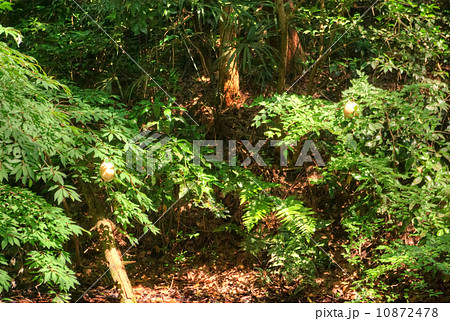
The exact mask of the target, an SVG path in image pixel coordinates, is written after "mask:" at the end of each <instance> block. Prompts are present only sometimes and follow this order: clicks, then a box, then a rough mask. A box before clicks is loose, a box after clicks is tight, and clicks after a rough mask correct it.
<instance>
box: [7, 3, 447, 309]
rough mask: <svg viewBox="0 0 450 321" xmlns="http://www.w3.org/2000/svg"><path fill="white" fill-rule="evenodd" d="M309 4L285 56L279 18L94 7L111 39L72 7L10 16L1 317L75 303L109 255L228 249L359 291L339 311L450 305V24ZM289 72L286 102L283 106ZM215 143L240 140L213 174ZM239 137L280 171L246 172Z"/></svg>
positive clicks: (257, 7) (252, 10) (299, 281)
mask: <svg viewBox="0 0 450 321" xmlns="http://www.w3.org/2000/svg"><path fill="white" fill-rule="evenodd" d="M301 3H302V4H301V5H298V4H296V3H295V2H287V3H286V4H285V8H284V9H285V10H286V13H285V14H286V16H287V19H288V22H289V24H288V25H289V26H290V27H289V29H288V30H285V31H286V32H285V33H283V34H286V37H287V38H286V39H284V40H286V43H287V45H286V46H287V47H286V48H287V53H285V55H284V58H283V55H282V54H281V53H280V51H282V50H280V48H279V47H280V46H279V43H282V41H281V40H282V39H281V40H280V39H279V38H280V37H281V36H280V30H281V29H282V27H283V26H282V24H281V22H280V16H279V10H281V9H280V8H277V6H276V4H275V2H274V1H266V2H260V3H256V2H254V1H246V0H242V1H217V2H214V1H213V2H210V1H203V0H189V1H169V0H164V1H150V2H147V1H129V0H124V1H122V0H121V1H119V0H107V1H97V0H91V1H83V3H82V7H83V8H85V9H86V10H87V11H88V12H89V13H90V14H91V16H92V17H94V18H95V20H98V21H99V24H100V25H101V26H102V28H103V31H104V32H107V33H108V34H109V35H110V36H111V37H112V39H114V42H111V41H110V40H111V39H110V38H108V37H107V36H105V35H103V34H102V31H99V30H98V28H97V27H98V26H97V25H96V24H95V23H94V22H92V21H91V20H90V19H89V18H88V17H87V16H86V15H84V14H83V12H81V11H80V10H79V8H78V7H77V6H75V5H74V4H72V3H71V4H68V3H67V2H59V1H52V2H51V4H49V3H48V2H47V1H33V4H30V2H26V1H5V0H0V13H2V14H1V16H0V18H1V19H0V248H1V251H0V295H1V300H2V301H8V293H11V291H12V290H14V289H20V288H22V289H23V288H26V287H30V286H31V284H32V285H33V286H35V287H36V288H40V289H45V291H47V293H49V294H50V295H51V296H52V297H53V298H54V300H55V301H57V302H68V301H71V300H74V299H76V298H74V296H73V295H74V294H75V295H76V294H81V293H83V292H84V286H85V285H86V284H84V283H83V280H82V278H79V277H78V278H77V275H78V276H80V275H83V274H82V273H78V274H77V273H76V272H80V271H83V269H84V268H85V267H83V266H82V264H80V262H82V261H83V260H84V262H85V261H88V264H90V265H94V266H96V267H98V266H101V264H103V263H104V262H101V263H99V262H100V261H101V260H99V257H103V256H101V255H100V254H99V253H100V251H99V250H98V249H99V248H101V244H104V243H105V242H106V243H107V242H110V243H108V244H107V245H106V247H105V248H106V249H107V250H108V249H110V248H113V247H116V246H117V247H120V249H121V253H123V255H125V254H127V255H129V256H130V257H139V251H142V253H144V254H143V256H145V255H146V253H152V251H153V252H154V253H156V252H158V253H160V252H161V251H162V252H167V253H169V252H170V255H171V260H172V262H171V264H172V265H174V266H175V267H176V268H177V269H178V271H179V270H180V268H179V267H180V266H184V267H186V266H189V264H190V263H192V262H193V261H194V259H195V257H196V256H198V255H199V253H207V258H208V260H211V262H216V261H217V260H216V258H217V257H218V255H217V253H216V252H217V251H218V249H220V248H221V247H224V246H225V245H228V246H230V247H233V250H234V251H235V252H234V253H239V252H245V253H246V254H248V256H249V257H251V259H249V261H248V262H250V263H248V267H249V268H251V269H254V270H258V271H260V272H261V277H264V278H265V280H266V282H267V283H268V284H270V283H271V282H272V281H273V280H274V279H275V278H279V279H281V280H282V282H285V284H287V285H291V284H295V286H294V288H295V290H294V291H293V293H292V296H293V297H295V296H296V295H297V294H299V295H303V297H302V300H303V299H304V298H306V297H307V298H308V300H310V298H309V296H307V295H306V294H305V293H310V292H313V291H317V287H318V282H317V280H318V278H320V276H321V275H323V274H324V271H327V272H330V271H331V272H332V273H333V274H336V275H339V277H342V278H343V281H344V279H345V282H347V283H349V284H350V290H348V291H353V292H352V293H351V295H348V296H346V297H345V300H353V301H357V302H361V301H364V302H373V301H375V302H394V301H395V302H400V301H401V302H404V301H409V302H420V301H440V300H442V299H443V298H444V299H445V295H446V293H444V291H445V288H446V287H448V282H449V276H450V265H449V264H450V259H449V252H450V236H449V235H450V227H449V223H450V222H449V221H450V216H449V214H450V207H449V206H450V205H449V199H450V168H449V166H450V142H449V123H448V112H449V109H448V107H449V97H450V93H449V87H448V85H449V74H448V72H449V71H450V62H449V60H448V57H449V54H450V50H449V36H448V30H450V25H449V20H448V19H449V18H448V17H449V16H450V15H448V13H449V10H450V8H449V7H448V4H446V2H445V1H431V0H430V1H412V0H411V1H409V0H408V1H404V3H403V2H402V3H400V2H398V1H394V0H384V1H380V2H379V4H378V5H376V6H375V7H373V8H370V7H368V6H367V4H366V3H365V2H364V1H356V0H349V1H302V2H301ZM369 9H370V10H369ZM230 21H231V22H236V23H235V24H233V23H232V25H233V26H235V27H233V28H234V29H233V28H231V29H230V30H231V38H232V41H231V42H230V43H229V44H225V43H223V42H221V40H222V39H221V37H222V38H225V37H224V33H226V30H228V29H227V28H229V26H230ZM5 26H8V27H5ZM19 30H20V31H19ZM228 36H229V35H228ZM116 45H120V46H121V47H120V48H117V47H116ZM334 45H336V47H333V50H327V48H330V46H334ZM123 50H127V52H126V55H124V54H123V53H125V52H124V51H123ZM227 50H228V52H230V50H231V52H232V54H231V55H227V54H225V53H224V52H227ZM137 57H138V58H137ZM130 58H131V59H130ZM283 59H285V60H286V61H284V60H283ZM225 60H227V61H225ZM234 62H237V68H236V71H235V73H237V75H238V77H237V78H238V79H239V77H240V79H241V88H240V92H239V93H240V94H239V95H236V97H234V99H235V101H234V102H233V105H231V106H227V108H223V107H224V106H223V105H221V106H219V103H218V102H219V101H222V97H223V96H224V93H223V92H220V91H221V89H220V86H221V85H220V83H221V79H223V78H224V77H225V76H223V75H222V74H221V73H223V71H221V70H220V68H219V66H221V65H222V66H223V65H227V66H228V67H230V66H231V65H232V64H233V63H234ZM283 64H285V65H286V66H287V70H288V72H287V73H286V74H284V77H286V79H283V81H285V80H287V81H288V82H289V81H290V82H291V83H292V84H293V85H292V87H289V88H286V89H289V90H291V91H290V92H286V93H284V94H271V93H272V92H274V91H275V88H276V85H277V84H275V85H274V83H276V79H277V77H278V80H279V81H280V69H282V68H281V67H280V66H282V65H283ZM137 65H139V67H138V66H137ZM142 71H145V73H144V74H143V73H142ZM303 72H308V73H305V74H303ZM148 75H151V78H149V77H148ZM281 75H283V73H281ZM305 75H306V76H305ZM303 76H305V77H304V78H303ZM225 78H226V77H225ZM56 79H58V80H56ZM237 87H239V85H238V86H237ZM161 89H163V90H161ZM175 98H176V99H177V100H175ZM349 103H351V104H352V106H356V108H357V112H355V113H354V114H352V115H351V116H349V117H344V113H343V110H344V107H345V106H346V105H347V104H349ZM187 106H190V108H188V107H187ZM200 120H201V121H200ZM197 121H198V122H199V123H200V125H198V124H197ZM230 128H231V129H230ZM213 139H223V140H230V141H234V142H236V141H238V145H237V146H235V147H234V150H233V147H232V145H228V146H227V145H226V144H225V146H227V147H225V152H226V153H225V154H228V155H229V157H230V159H228V161H227V160H222V161H210V158H208V157H207V155H208V156H209V157H211V155H213V154H214V153H217V150H215V148H214V147H213V146H214V144H211V145H210V146H209V147H208V146H203V147H202V148H201V149H200V151H201V153H200V155H198V154H197V153H196V151H195V148H196V147H195V141H200V140H213ZM246 139H249V140H250V141H251V144H253V145H252V146H256V144H257V139H260V140H261V141H266V140H272V141H277V142H278V144H273V145H270V147H271V148H272V150H271V151H269V150H268V149H265V148H262V149H261V155H262V156H263V157H264V159H265V160H267V163H268V166H256V164H255V162H254V161H251V162H249V163H246V162H243V160H245V159H250V160H251V159H253V160H255V155H254V153H252V152H249V150H246V148H244V147H245V146H243V145H242V144H240V141H241V140H246ZM305 141H308V142H313V145H308V146H309V147H310V148H309V149H308V150H302V151H300V150H301V149H302V146H303V143H304V142H305ZM283 142H284V143H285V145H283V144H282V143H283ZM268 145H269V143H268V142H267V141H266V146H265V147H267V146H268ZM282 146H284V147H285V148H283V147H282ZM233 152H234V156H232V155H233ZM302 153H307V154H308V155H309V157H307V158H304V159H306V161H305V162H302V164H300V165H299V164H296V160H297V159H298V157H299V154H300V155H303V154H302ZM319 154H320V155H319ZM149 155H151V157H149ZM305 156H306V155H303V157H305ZM319 156H320V157H321V161H324V164H319V162H318V158H317V157H319ZM233 157H234V158H233ZM280 158H282V159H285V160H286V163H285V164H283V163H282V162H280ZM269 160H270V162H269ZM104 161H107V162H109V163H111V164H112V166H113V168H114V170H115V174H114V179H112V180H111V181H107V180H103V179H102V177H101V176H100V174H99V167H100V165H101V164H102V163H103V162H104ZM233 162H236V165H235V166H233V165H231V164H232V163H233ZM244 165H245V166H244ZM311 172H312V173H314V175H310V173H311ZM296 177H302V179H301V180H302V184H303V185H301V186H302V187H301V188H294V187H295V186H296V185H297V183H298V181H297V178H296ZM173 213H176V215H179V216H180V217H181V218H177V216H176V215H175V214H174V216H175V221H174V220H173V217H171V215H172V214H173ZM196 215H198V216H196ZM190 216H191V217H194V216H195V217H194V220H196V221H195V223H193V224H192V225H189V226H188V225H187V222H189V223H191V222H190V221H189V217H190ZM169 217H170V219H169ZM198 217H200V218H198ZM105 220H106V221H108V222H111V225H110V226H111V227H112V228H111V231H112V232H111V235H113V237H112V239H113V240H111V237H110V240H109V241H105V240H107V239H108V238H107V237H105V235H106V234H104V233H103V232H102V231H101V230H100V229H99V224H100V223H101V222H103V223H102V224H104V222H105ZM199 221H201V222H199ZM205 221H206V223H205ZM99 222H100V223H99ZM148 232H150V233H148ZM219 234H220V235H221V236H222V237H227V238H228V239H229V240H232V242H230V244H220V242H221V241H216V239H215V235H219ZM203 236H204V238H202V237H203ZM145 237H152V242H153V243H152V244H151V245H148V244H147V243H145ZM196 240H198V242H197V243H196ZM205 240H206V241H205ZM189 242H191V243H193V244H195V246H196V247H197V248H196V249H195V251H190V252H189V251H188V250H187V249H186V248H185V246H180V244H182V243H183V244H187V243H189ZM116 243H117V244H118V245H117V244H116ZM236 244H237V245H236ZM132 245H134V246H135V247H136V249H135V250H132V251H131V252H129V250H130V248H129V247H130V246H132ZM142 246H145V248H142ZM140 247H141V248H140ZM92 248H95V249H97V250H96V251H97V252H95V254H92V253H93V251H91V252H89V255H85V256H83V251H84V250H85V249H86V251H88V249H89V250H90V249H92ZM107 250H104V252H105V253H106V252H107ZM105 255H106V254H105ZM161 256H162V255H159V256H158V255H157V254H152V255H151V256H150V257H151V259H152V260H154V261H157V260H159V259H161V260H162V258H161ZM337 265H338V266H337ZM101 267H102V269H104V270H106V269H107V268H111V266H109V267H105V266H101ZM341 269H342V270H343V271H344V272H343V273H341V272H342V270H341ZM131 281H132V282H131V283H133V280H131ZM86 282H87V281H86ZM81 284H82V285H83V286H81ZM89 285H90V284H88V285H87V286H86V288H87V287H88V286H89ZM118 289H119V290H120V289H121V288H120V286H118ZM80 292H81V293H80ZM334 299H336V300H339V298H337V297H336V298H334Z"/></svg>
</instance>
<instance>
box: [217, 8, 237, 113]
mask: <svg viewBox="0 0 450 321" xmlns="http://www.w3.org/2000/svg"><path fill="white" fill-rule="evenodd" d="M224 11H225V14H224V15H223V16H222V18H223V20H222V23H221V25H220V64H219V89H220V95H221V105H222V107H224V108H226V107H232V106H233V105H234V101H235V99H236V97H237V96H238V95H239V69H238V62H237V57H236V28H237V27H236V23H237V22H236V23H235V22H234V21H232V20H231V15H232V13H233V9H232V8H231V7H230V6H227V7H225V8H224Z"/></svg>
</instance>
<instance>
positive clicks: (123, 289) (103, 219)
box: [82, 183, 137, 303]
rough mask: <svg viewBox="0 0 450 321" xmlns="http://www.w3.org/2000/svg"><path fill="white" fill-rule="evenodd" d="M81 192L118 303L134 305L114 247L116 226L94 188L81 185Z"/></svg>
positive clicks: (125, 272) (130, 290) (129, 285)
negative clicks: (91, 217) (96, 233)
mask: <svg viewBox="0 0 450 321" xmlns="http://www.w3.org/2000/svg"><path fill="white" fill-rule="evenodd" d="M82 190H83V194H84V195H85V197H86V202H87V205H88V208H89V212H90V213H91V215H92V216H93V217H94V219H95V220H96V221H97V223H96V225H95V227H94V228H93V229H96V230H97V231H98V234H99V236H100V242H101V244H102V248H103V251H104V253H105V258H106V262H107V264H108V268H109V271H110V273H111V277H112V279H113V280H114V282H115V284H116V286H117V288H118V290H119V294H120V298H121V300H120V301H121V302H123V303H136V302H137V301H136V297H135V296H134V292H133V287H132V286H131V283H130V280H129V279H128V275H127V271H126V269H125V265H124V263H123V260H122V254H121V253H120V251H119V250H118V249H117V246H116V242H115V238H114V231H115V230H116V226H115V225H114V223H113V222H111V221H110V220H109V219H108V217H107V215H106V211H105V207H104V204H103V203H102V201H101V200H100V199H99V198H98V197H97V195H96V193H95V188H94V187H93V186H92V185H90V184H84V183H83V185H82Z"/></svg>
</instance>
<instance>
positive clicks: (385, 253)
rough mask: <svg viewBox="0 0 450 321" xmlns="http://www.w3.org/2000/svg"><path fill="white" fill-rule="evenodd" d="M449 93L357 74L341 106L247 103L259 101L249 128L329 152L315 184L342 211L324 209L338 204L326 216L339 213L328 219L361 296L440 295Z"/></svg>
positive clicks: (440, 87)
mask: <svg viewBox="0 0 450 321" xmlns="http://www.w3.org/2000/svg"><path fill="white" fill-rule="evenodd" d="M447 95H448V87H447V86H446V85H445V84H444V83H441V82H438V81H432V80H428V81H426V82H422V83H414V84H411V85H406V86H404V87H403V88H402V89H401V90H398V91H387V90H383V89H380V88H377V87H374V86H373V85H371V84H370V83H369V81H368V77H367V76H366V75H364V74H360V77H359V78H357V79H355V80H352V86H351V87H350V88H348V89H347V90H346V91H344V92H343V99H342V101H341V102H339V103H335V104H333V103H330V102H326V101H320V100H317V99H312V98H310V97H303V96H296V95H290V96H277V97H274V98H272V99H269V100H266V101H257V102H255V104H258V105H262V106H264V108H263V109H262V110H261V112H260V113H259V114H258V115H257V116H256V117H255V118H254V125H255V126H257V127H259V126H265V127H264V128H266V134H267V135H268V136H269V137H283V138H285V139H286V140H299V139H301V138H302V137H304V136H305V135H306V136H307V137H308V138H310V139H311V138H314V139H315V140H317V145H318V146H320V151H321V152H322V153H323V154H326V155H327V156H326V157H327V159H328V161H327V164H326V166H325V167H324V168H322V169H321V175H322V178H321V179H320V180H319V181H317V182H316V183H317V184H319V185H321V186H323V188H326V189H327V190H328V192H329V200H328V203H330V204H333V203H336V204H343V205H342V207H343V210H340V209H338V207H337V206H333V207H330V208H327V209H323V210H324V211H325V213H330V212H332V211H338V213H330V214H329V215H330V216H331V217H336V214H338V218H339V220H338V221H335V224H339V225H340V226H342V228H343V229H344V230H345V231H346V233H347V237H348V242H347V243H345V244H344V245H343V246H342V248H343V251H344V253H345V256H346V257H347V259H348V262H349V263H350V264H351V265H354V266H355V267H356V268H357V269H358V273H359V281H357V284H359V286H361V287H363V288H365V289H368V291H367V293H365V295H366V296H367V298H368V299H373V300H381V301H384V300H388V301H390V300H397V299H402V300H405V299H406V300H408V299H410V298H411V296H413V294H412V293H414V297H415V299H416V300H417V296H418V295H419V293H420V291H422V290H424V291H425V293H426V295H425V296H428V295H429V296H438V295H439V294H442V292H440V291H439V290H433V289H436V288H438V287H437V284H438V281H437V280H439V279H440V280H448V275H449V274H448V272H449V263H450V262H449V260H448V253H449V243H448V235H449V232H450V231H449V223H450V222H449V210H450V208H449V202H448V200H449V199H450V189H449V186H450V185H449V184H450V171H449V161H450V154H449V147H450V145H449V142H448V137H446V135H448V132H449V131H448V130H449V128H445V127H443V126H445V119H446V118H445V117H446V113H447V111H448V103H447V102H446V97H447ZM347 101H354V102H356V103H357V104H358V106H359V108H360V110H361V115H360V116H355V117H353V118H351V119H346V118H344V115H343V107H344V105H345V103H346V102H347ZM316 219H318V220H326V219H328V217H319V218H318V217H316ZM285 244H289V241H287V242H286V243H285ZM399 288H400V289H401V291H398V290H396V291H394V289H399ZM425 296H424V298H425Z"/></svg>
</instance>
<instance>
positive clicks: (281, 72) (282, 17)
mask: <svg viewBox="0 0 450 321" xmlns="http://www.w3.org/2000/svg"><path fill="white" fill-rule="evenodd" d="M277 11H278V22H279V24H280V65H279V66H278V88H277V91H278V93H279V94H280V95H281V94H283V93H284V90H285V87H286V66H287V52H288V50H287V49H288V26H287V18H286V11H285V10H284V0H277Z"/></svg>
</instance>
